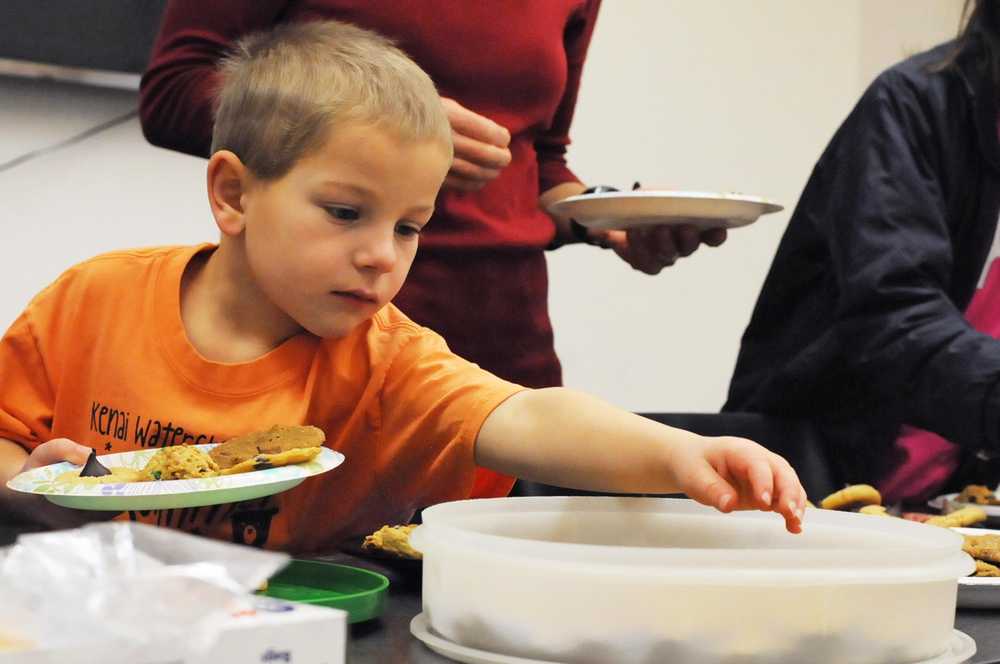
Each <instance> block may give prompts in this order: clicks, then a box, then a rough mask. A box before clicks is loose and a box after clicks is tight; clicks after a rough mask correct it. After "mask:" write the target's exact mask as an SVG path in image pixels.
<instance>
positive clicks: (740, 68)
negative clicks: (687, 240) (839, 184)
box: [550, 0, 962, 411]
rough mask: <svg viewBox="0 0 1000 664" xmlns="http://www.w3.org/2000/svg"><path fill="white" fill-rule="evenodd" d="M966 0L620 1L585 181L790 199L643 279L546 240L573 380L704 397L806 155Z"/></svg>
mask: <svg viewBox="0 0 1000 664" xmlns="http://www.w3.org/2000/svg"><path fill="white" fill-rule="evenodd" d="M961 4H962V3H961V2H960V0H807V1H794V0H754V1H753V2H748V1H740V0H697V1H693V0H683V1H682V0H670V1H659V0H658V1H656V2H653V1H651V0H650V1H647V0H613V1H611V2H605V3H604V5H603V8H602V15H601V16H600V18H599V19H598V25H597V30H596V32H595V36H594V41H593V44H592V47H591V53H590V58H589V61H588V64H587V68H586V70H585V72H584V80H583V83H582V86H581V93H580V101H579V105H578V111H577V116H576V121H575V123H574V129H573V134H572V138H573V140H574V143H573V145H572V146H571V148H570V150H571V152H570V156H571V163H572V165H573V166H574V168H575V169H576V171H577V173H578V175H579V176H580V177H581V178H582V179H584V180H585V181H587V182H591V183H604V184H613V185H617V186H619V187H628V186H630V185H631V183H632V182H633V181H634V180H639V181H641V182H642V183H643V185H644V186H647V187H649V186H655V185H662V186H664V187H669V188H677V189H695V190H707V191H741V192H746V193H753V194H758V195H762V196H765V197H767V198H771V199H773V200H776V201H778V202H780V203H782V204H784V205H785V208H786V209H785V210H784V211H783V212H781V213H778V214H774V215H769V216H765V217H762V218H761V219H760V220H759V221H758V222H757V223H756V224H754V225H752V226H749V227H746V228H742V229H737V230H734V231H732V232H731V233H730V236H729V240H728V242H727V243H726V244H725V245H723V246H722V247H720V248H717V249H712V248H707V247H703V248H702V249H700V250H699V251H698V252H697V253H695V254H694V255H693V256H692V257H690V258H688V259H685V260H682V261H680V262H679V263H678V264H676V265H675V266H674V267H672V268H669V269H667V270H664V271H663V272H662V273H660V275H659V276H656V277H649V276H646V275H643V274H641V273H638V272H634V271H632V270H631V269H630V268H629V267H628V266H627V265H626V264H624V263H622V262H621V261H619V260H618V259H617V258H616V257H614V256H613V255H611V254H610V253H607V254H604V253H602V252H601V251H600V250H598V249H593V248H590V247H571V248H566V249H562V250H560V251H558V252H555V253H554V254H551V261H550V265H551V273H552V276H551V282H552V286H551V295H550V302H551V308H552V317H553V321H554V327H555V330H556V346H557V349H558V350H559V353H560V356H561V357H562V359H563V364H564V367H565V379H566V382H567V384H570V385H574V386H576V387H579V388H581V389H585V390H588V391H591V392H594V393H596V394H599V395H601V396H603V397H605V398H607V399H609V400H611V401H613V402H616V403H618V404H619V405H622V406H624V407H627V408H630V409H633V410H646V411H657V410H659V411H712V410H716V409H718V408H719V407H720V406H721V404H722V402H723V401H724V399H725V394H726V390H727V387H728V384H729V377H730V374H731V372H732V368H733V365H734V363H735V361H736V353H737V351H738V349H739V340H740V336H741V334H742V332H743V329H744V327H745V325H746V323H747V321H748V320H749V317H750V313H751V311H752V308H753V305H754V303H755V301H756V298H757V293H758V291H759V289H760V285H761V284H762V283H763V280H764V276H765V275H766V272H767V269H768V266H769V265H770V261H771V258H772V256H773V254H774V251H775V250H776V248H777V244H778V241H779V239H780V237H781V234H782V232H783V230H784V227H785V224H786V223H787V221H788V217H789V214H790V213H791V210H792V208H793V207H794V206H795V203H796V201H797V199H798V195H799V192H800V191H801V189H802V187H803V185H804V184H805V181H806V179H807V178H808V176H809V173H810V171H811V169H812V166H813V164H814V163H815V161H816V159H817V158H818V156H819V154H820V152H821V151H822V149H823V148H824V146H825V145H826V143H827V141H828V140H829V138H830V137H831V135H832V134H833V132H834V131H835V130H836V128H837V127H838V125H839V124H840V122H841V120H842V119H843V118H844V117H845V116H846V114H847V113H848V111H849V110H850V109H851V107H853V105H854V103H855V101H856V100H857V98H858V97H859V96H860V94H861V92H862V91H863V90H864V88H865V86H867V84H868V83H869V82H870V80H871V79H872V77H874V76H875V75H876V74H877V73H878V72H879V71H881V70H882V69H884V68H885V67H887V66H889V65H890V64H892V63H893V62H895V61H897V60H899V59H901V58H902V57H904V56H905V55H909V54H912V53H915V52H917V51H918V50H921V49H922V48H925V47H927V46H930V45H933V44H935V43H938V42H940V41H944V40H946V39H948V38H950V37H951V36H953V35H954V34H955V32H956V29H957V25H958V17H959V13H960V9H961Z"/></svg>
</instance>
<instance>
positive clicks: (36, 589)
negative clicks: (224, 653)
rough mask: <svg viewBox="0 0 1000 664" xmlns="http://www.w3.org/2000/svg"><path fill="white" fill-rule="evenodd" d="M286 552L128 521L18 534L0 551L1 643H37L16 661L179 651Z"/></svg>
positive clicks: (198, 644)
mask: <svg viewBox="0 0 1000 664" xmlns="http://www.w3.org/2000/svg"><path fill="white" fill-rule="evenodd" d="M288 559H289V557H288V556H287V555H285V554H282V553H273V552H267V551H261V550H259V549H253V548H250V547H245V546H238V545H235V544H227V543H224V542H218V541H214V540H209V539H204V538H201V537H196V536H194V535H188V534H185V533H181V532H179V531H176V530H170V529H166V528H157V527H155V526H148V525H143V524H137V523H127V522H114V523H101V524H92V525H88V526H85V527H83V528H79V529H76V530H63V531H56V532H49V533H37V534H30V535H22V536H21V537H20V538H19V539H18V541H17V543H16V544H15V545H14V546H12V547H10V548H9V549H7V550H5V551H3V552H2V554H0V643H3V642H4V639H6V641H7V642H8V643H9V642H10V641H11V640H16V641H20V640H24V641H27V642H30V643H33V644H35V646H36V648H37V650H33V651H30V652H24V653H19V654H18V655H17V657H18V659H16V660H13V659H12V660H10V661H17V662H21V661H25V662H29V661H30V662H48V661H52V662H59V663H60V664H72V663H73V662H88V663H91V662H94V661H101V662H107V663H112V664H114V663H121V664H167V663H168V662H177V661H182V660H183V659H184V658H185V657H187V656H190V655H192V654H196V653H200V652H204V651H206V650H207V649H208V648H209V647H211V645H212V643H213V642H214V641H215V638H216V636H217V635H218V630H219V627H220V625H221V622H222V621H223V620H224V619H225V618H226V616H228V615H229V614H230V613H231V612H232V611H234V610H237V609H239V608H240V607H241V606H242V602H244V601H245V598H246V596H247V594H248V593H250V592H252V591H254V590H255V589H256V588H258V587H260V585H261V584H262V583H263V582H264V581H266V580H267V579H268V578H269V577H270V576H272V575H273V574H274V573H275V572H276V571H277V570H279V569H281V568H282V567H284V566H285V564H287V562H288ZM7 657H13V656H12V655H8V656H7ZM29 657H30V658H29ZM7 661H8V660H7V659H5V656H4V655H2V654H0V663H2V664H6V662H7Z"/></svg>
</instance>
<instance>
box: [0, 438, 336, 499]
mask: <svg viewBox="0 0 1000 664" xmlns="http://www.w3.org/2000/svg"><path fill="white" fill-rule="evenodd" d="M194 447H197V448H199V449H200V450H202V451H204V452H207V451H209V450H210V449H212V448H213V447H215V445H195V446H194ZM157 451H158V450H157V449H148V450H139V451H136V452H121V453H119V454H107V455H104V456H101V457H98V459H99V460H100V462H101V463H102V464H103V465H104V466H105V467H112V466H117V467H122V468H133V469H141V468H143V467H145V465H146V463H147V462H148V461H149V459H150V457H152V456H153V455H154V454H156V452H157ZM343 462H344V455H343V454H341V453H340V452H335V451H334V450H331V449H329V448H327V447H322V448H320V453H319V455H317V456H316V458H314V459H312V460H311V461H306V462H304V463H297V464H293V465H290V466H279V467H278V468H268V469H267V470H254V471H251V472H248V473H238V474H236V475H223V476H220V477H204V478H199V479H192V480H165V481H162V482H128V483H118V484H91V485H81V484H70V483H65V482H56V481H55V480H56V478H57V477H59V476H60V475H62V474H63V473H65V472H67V471H70V470H78V469H79V468H80V466H75V465H73V464H71V463H67V462H63V463H55V464H52V465H49V466H42V467H41V468H35V469H34V470H29V471H28V472H26V473H21V474H20V475H18V476H17V477H14V478H13V479H11V480H10V481H9V482H7V487H8V488H10V489H13V490H14V491H21V492H23V493H34V494H38V495H42V496H45V497H46V498H47V499H48V500H50V501H52V502H53V503H55V504H56V505H61V506H63V507H72V508H75V509H81V510H103V511H114V512H121V511H124V510H162V509H178V508H183V507H203V506H206V505H218V504H221V503H235V502H239V501H242V500H253V499H254V498H261V497H263V496H270V495H273V494H275V493H280V492H282V491H287V490H288V489H291V488H292V487H294V486H296V485H297V484H299V483H301V482H302V481H303V480H305V479H306V478H308V477H312V476H314V475H319V474H320V473H325V472H327V471H328V470H333V469H334V468H336V467H337V466H339V465H340V464H341V463H343Z"/></svg>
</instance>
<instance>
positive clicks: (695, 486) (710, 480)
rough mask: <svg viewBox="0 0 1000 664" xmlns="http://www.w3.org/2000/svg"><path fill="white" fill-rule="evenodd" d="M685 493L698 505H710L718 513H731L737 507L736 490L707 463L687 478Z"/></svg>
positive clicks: (699, 466)
mask: <svg viewBox="0 0 1000 664" xmlns="http://www.w3.org/2000/svg"><path fill="white" fill-rule="evenodd" d="M685 493H686V494H687V495H689V496H691V497H692V498H694V499H695V500H697V501H698V502H699V503H702V504H704V505H711V506H712V507H715V508H716V509H718V510H719V511H720V512H731V511H732V510H733V509H735V508H736V507H737V502H738V496H737V493H736V490H735V489H733V487H732V486H731V485H730V484H729V482H727V481H726V480H725V479H723V478H722V476H721V475H719V474H718V473H717V472H715V469H714V468H712V466H711V465H709V464H708V463H702V464H699V465H698V467H697V468H696V470H695V471H694V472H693V473H691V474H690V475H689V476H688V481H687V489H686V490H685Z"/></svg>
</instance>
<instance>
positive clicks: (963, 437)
mask: <svg viewBox="0 0 1000 664" xmlns="http://www.w3.org/2000/svg"><path fill="white" fill-rule="evenodd" d="M932 117H933V114H930V113H928V112H927V100H926V99H923V98H922V97H921V93H920V92H919V91H918V90H916V89H915V88H914V87H913V86H912V85H911V84H910V82H909V81H908V80H907V79H905V78H904V77H902V76H901V75H899V74H897V73H895V72H893V71H889V72H887V73H886V74H883V75H882V76H881V77H880V78H879V79H878V80H877V81H876V82H875V83H873V85H872V86H871V87H870V88H869V90H868V91H867V92H866V94H865V95H864V97H863V98H862V100H861V101H860V102H859V104H858V106H857V107H856V108H855V110H854V111H853V112H852V114H851V116H850V117H849V118H848V120H847V121H846V122H845V125H844V126H843V127H842V128H841V131H840V132H838V137H837V139H836V140H835V143H834V144H832V145H831V149H830V151H829V152H828V154H827V155H825V156H824V160H825V161H826V163H827V166H826V167H827V168H830V169H834V172H833V173H832V174H830V175H829V177H828V179H827V182H828V183H829V184H830V187H829V188H828V189H827V191H826V196H827V201H826V202H827V212H828V214H827V215H824V223H823V224H822V228H821V229H820V232H821V233H823V234H824V235H825V239H826V245H827V246H828V247H829V249H830V252H831V259H832V261H833V265H834V274H835V275H836V281H837V289H838V291H839V293H840V298H839V301H838V308H837V312H836V320H837V328H838V335H840V337H841V344H842V346H841V347H842V348H844V349H846V351H847V352H846V355H847V356H848V358H849V359H848V362H849V363H850V364H851V365H852V366H851V367H850V371H851V372H852V373H854V374H855V375H856V376H857V377H858V378H859V379H861V380H863V381H865V382H866V383H867V384H868V385H869V386H870V387H871V388H872V389H873V390H874V392H875V393H876V394H877V395H878V396H879V397H882V398H886V399H888V400H889V402H893V401H895V402H899V401H900V400H902V404H901V406H902V407H901V415H902V417H903V420H904V421H905V422H907V423H909V424H913V425H916V426H919V427H922V428H925V429H928V430H931V431H934V432H936V433H938V434H940V435H942V436H944V437H946V438H948V439H949V440H952V441H954V442H956V443H959V444H961V445H963V446H967V447H973V448H989V449H994V450H995V449H997V448H998V434H1000V395H998V394H997V390H996V385H997V381H998V378H1000V343H998V342H997V340H995V339H993V338H992V337H990V336H988V335H985V334H981V333H979V332H977V331H975V330H974V329H973V328H972V327H971V326H970V325H969V324H968V322H967V321H966V320H965V318H964V314H963V312H962V311H961V310H960V309H959V308H958V307H957V306H956V304H955V303H954V301H953V300H952V298H951V297H949V293H953V292H954V284H952V283H951V281H952V278H953V276H952V275H953V272H954V271H953V267H954V262H955V261H959V260H970V258H969V257H963V256H956V255H955V254H954V251H953V249H954V247H953V242H952V238H953V234H954V233H955V229H956V228H958V227H959V226H960V225H961V224H969V223H976V220H975V219H949V218H948V211H947V210H948V206H947V201H946V197H945V194H944V192H943V191H942V188H943V183H945V182H948V180H947V179H946V178H945V173H944V172H943V169H944V165H943V164H944V159H943V157H942V150H941V141H942V140H944V139H943V138H942V136H941V132H940V131H937V130H936V129H935V126H934V123H933V120H932V119H931V118H932ZM969 120H970V132H971V126H972V125H971V120H972V118H971V117H970V118H969Z"/></svg>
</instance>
